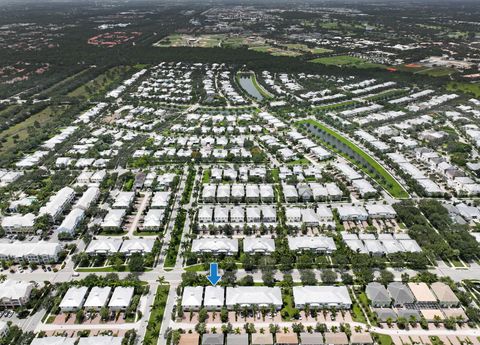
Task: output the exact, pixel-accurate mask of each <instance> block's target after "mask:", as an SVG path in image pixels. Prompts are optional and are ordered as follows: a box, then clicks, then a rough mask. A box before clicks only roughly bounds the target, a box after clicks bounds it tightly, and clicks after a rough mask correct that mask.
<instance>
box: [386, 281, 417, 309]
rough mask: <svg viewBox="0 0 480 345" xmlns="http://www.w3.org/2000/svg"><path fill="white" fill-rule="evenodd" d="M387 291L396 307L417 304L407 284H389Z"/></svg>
mask: <svg viewBox="0 0 480 345" xmlns="http://www.w3.org/2000/svg"><path fill="white" fill-rule="evenodd" d="M387 290H388V293H389V294H390V296H391V297H392V299H393V304H394V305H395V306H403V305H405V304H409V303H414V302H415V297H414V296H413V294H412V292H411V291H410V289H409V288H408V286H406V285H405V284H402V283H399V282H393V283H390V284H388V286H387Z"/></svg>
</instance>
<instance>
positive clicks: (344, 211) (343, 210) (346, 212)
mask: <svg viewBox="0 0 480 345" xmlns="http://www.w3.org/2000/svg"><path fill="white" fill-rule="evenodd" d="M337 211H338V216H339V218H340V220H367V218H368V213H367V211H366V210H365V209H364V208H363V207H361V206H349V205H340V206H339V207H338V208H337Z"/></svg>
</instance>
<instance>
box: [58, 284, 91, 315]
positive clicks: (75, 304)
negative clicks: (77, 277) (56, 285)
mask: <svg viewBox="0 0 480 345" xmlns="http://www.w3.org/2000/svg"><path fill="white" fill-rule="evenodd" d="M87 292H88V288H87V287H86V286H80V287H76V286H72V287H70V288H69V289H68V290H67V293H66V294H65V296H63V299H62V301H61V302H60V305H59V307H60V310H61V311H62V312H64V313H71V312H76V311H77V310H79V309H81V308H82V307H83V304H84V303H85V298H86V296H87Z"/></svg>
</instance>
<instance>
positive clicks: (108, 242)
mask: <svg viewBox="0 0 480 345" xmlns="http://www.w3.org/2000/svg"><path fill="white" fill-rule="evenodd" d="M121 245H122V239H121V238H106V239H99V240H92V241H91V242H90V243H89V244H88V247H87V249H85V252H86V253H87V254H90V255H98V254H100V255H111V254H114V253H117V252H118V251H119V250H120V246H121Z"/></svg>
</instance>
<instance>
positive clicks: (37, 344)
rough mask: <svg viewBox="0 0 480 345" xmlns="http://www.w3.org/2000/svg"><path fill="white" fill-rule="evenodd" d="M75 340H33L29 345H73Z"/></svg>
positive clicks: (60, 337)
mask: <svg viewBox="0 0 480 345" xmlns="http://www.w3.org/2000/svg"><path fill="white" fill-rule="evenodd" d="M76 341H77V338H67V337H62V336H55V337H43V338H33V340H32V342H31V343H30V345H75V343H76Z"/></svg>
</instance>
